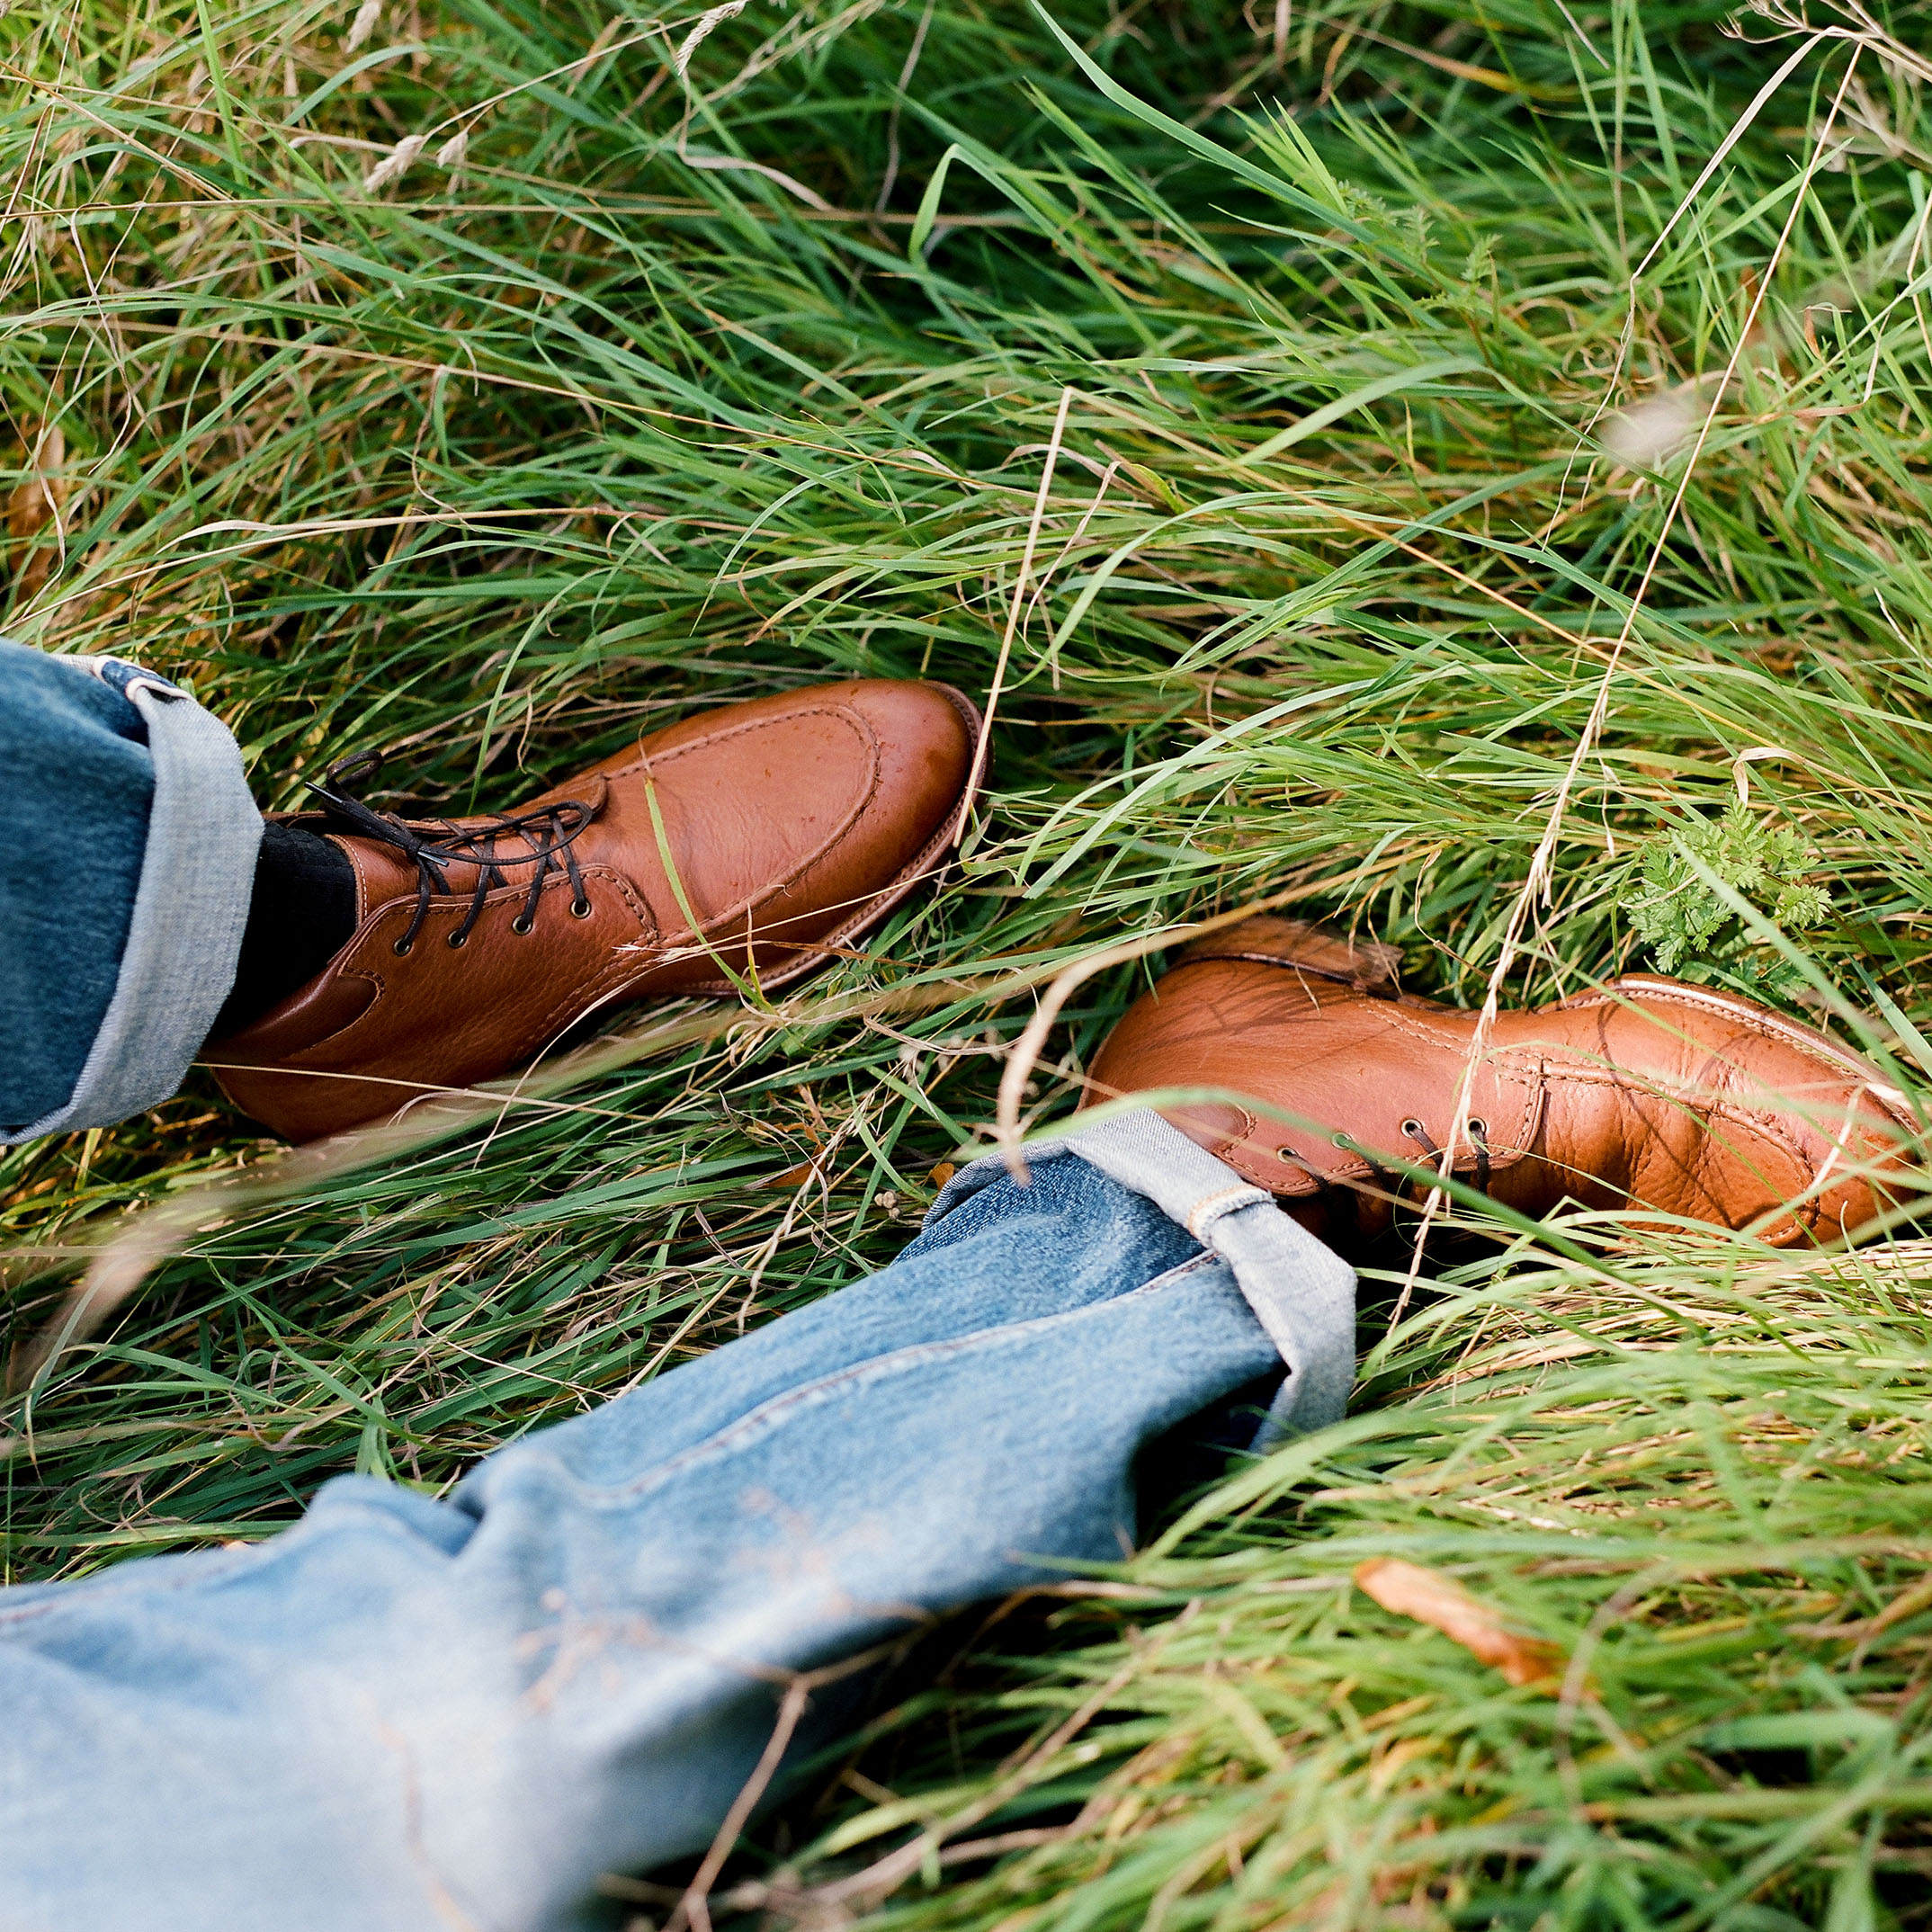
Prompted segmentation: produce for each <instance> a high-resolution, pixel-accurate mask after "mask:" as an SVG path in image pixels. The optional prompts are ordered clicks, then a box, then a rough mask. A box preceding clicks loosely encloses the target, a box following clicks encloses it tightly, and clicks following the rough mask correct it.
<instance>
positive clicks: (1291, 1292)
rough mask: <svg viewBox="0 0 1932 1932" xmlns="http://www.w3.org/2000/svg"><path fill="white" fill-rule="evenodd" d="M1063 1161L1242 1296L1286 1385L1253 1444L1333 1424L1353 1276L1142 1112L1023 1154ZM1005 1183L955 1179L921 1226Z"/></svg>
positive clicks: (1000, 1164)
mask: <svg viewBox="0 0 1932 1932" xmlns="http://www.w3.org/2000/svg"><path fill="white" fill-rule="evenodd" d="M1069 1154H1075V1155H1078V1156H1079V1158H1081V1159H1083V1160H1085V1161H1087V1162H1088V1163H1089V1164H1090V1165H1092V1166H1094V1167H1098V1168H1099V1169H1100V1171H1101V1172H1102V1173H1103V1174H1105V1175H1106V1176H1108V1177H1109V1178H1110V1179H1112V1180H1115V1181H1118V1182H1119V1183H1120V1184H1121V1185H1122V1186H1123V1187H1128V1188H1131V1189H1132V1190H1133V1192H1134V1193H1135V1194H1141V1195H1144V1196H1145V1197H1146V1198H1147V1199H1148V1200H1149V1201H1151V1202H1152V1203H1154V1204H1155V1206H1156V1207H1158V1209H1159V1210H1160V1211H1161V1212H1162V1213H1164V1214H1165V1215H1166V1216H1167V1219H1168V1220H1169V1221H1176V1222H1178V1223H1179V1225H1180V1226H1182V1227H1183V1228H1185V1229H1186V1230H1187V1231H1188V1233H1189V1234H1191V1235H1192V1236H1193V1237H1194V1239H1195V1240H1197V1241H1199V1242H1200V1243H1201V1245H1202V1246H1203V1248H1209V1249H1211V1250H1212V1251H1213V1252H1214V1253H1215V1254H1218V1255H1219V1256H1220V1257H1221V1258H1222V1259H1223V1260H1224V1261H1226V1262H1227V1263H1228V1265H1229V1266H1230V1267H1231V1268H1232V1269H1233V1271H1234V1278H1235V1281H1236V1283H1237V1284H1238V1285H1239V1288H1240V1291H1241V1293H1242V1296H1243V1297H1244V1299H1245V1300H1246V1301H1247V1302H1248V1307H1249V1308H1250V1309H1252V1310H1254V1314H1255V1319H1257V1321H1259V1322H1260V1324H1261V1326H1262V1327H1263V1328H1265V1329H1266V1331H1267V1336H1268V1339H1269V1340H1270V1341H1272V1342H1273V1343H1274V1344H1275V1347H1276V1348H1277V1349H1278V1350H1279V1351H1280V1352H1281V1357H1282V1360H1283V1362H1284V1363H1285V1364H1287V1369H1288V1373H1287V1374H1286V1376H1285V1377H1284V1379H1283V1382H1282V1386H1281V1391H1280V1393H1279V1394H1278V1395H1277V1396H1276V1397H1275V1401H1274V1404H1273V1406H1272V1407H1271V1408H1270V1409H1269V1410H1268V1413H1267V1416H1266V1418H1264V1420H1263V1422H1262V1425H1261V1428H1260V1430H1259V1432H1258V1433H1257V1436H1256V1438H1255V1443H1254V1446H1255V1447H1256V1448H1257V1449H1261V1448H1266V1447H1267V1446H1268V1445H1270V1444H1272V1443H1275V1442H1278V1441H1280V1440H1281V1439H1282V1438H1283V1437H1284V1436H1288V1435H1299V1434H1302V1433H1304V1432H1306V1431H1308V1430H1310V1429H1319V1428H1326V1427H1328V1425H1329V1424H1330V1423H1333V1422H1339V1421H1340V1420H1341V1419H1342V1417H1343V1415H1344V1414H1345V1413H1346V1409H1347V1406H1348V1391H1349V1389H1350V1388H1351V1386H1352V1385H1353V1384H1354V1382H1355V1270H1354V1269H1353V1268H1352V1267H1350V1266H1348V1264H1347V1263H1346V1261H1344V1260H1343V1259H1342V1258H1341V1257H1340V1256H1339V1255H1337V1254H1336V1253H1335V1251H1334V1250H1333V1249H1332V1248H1328V1247H1325V1246H1324V1245H1323V1244H1322V1243H1321V1242H1320V1241H1318V1240H1317V1239H1315V1237H1314V1236H1313V1235H1311V1234H1310V1232H1309V1231H1308V1230H1307V1229H1305V1228H1304V1227H1302V1226H1301V1223H1300V1222H1299V1221H1294V1220H1292V1219H1291V1218H1290V1217H1289V1216H1288V1215H1286V1214H1284V1212H1282V1211H1281V1209H1280V1208H1278V1207H1277V1206H1276V1205H1275V1197H1274V1196H1273V1195H1272V1194H1269V1193H1268V1192H1267V1190H1266V1188H1262V1187H1257V1186H1256V1185H1254V1184H1253V1183H1252V1182H1250V1181H1247V1180H1244V1179H1243V1178H1242V1177H1241V1176H1239V1174H1237V1173H1236V1172H1235V1171H1234V1169H1233V1168H1232V1167H1229V1166H1228V1164H1227V1163H1226V1162H1225V1161H1221V1160H1217V1159H1216V1158H1214V1156H1213V1155H1212V1154H1211V1153H1209V1152H1208V1151H1207V1149H1205V1148H1203V1147H1199V1146H1197V1145H1196V1144H1195V1143H1194V1141H1192V1140H1189V1139H1188V1138H1187V1136H1186V1135H1185V1134H1184V1133H1182V1132H1181V1131H1179V1129H1178V1128H1176V1127H1173V1126H1170V1125H1169V1124H1168V1123H1167V1122H1166V1121H1164V1120H1163V1119H1162V1118H1161V1117H1160V1115H1159V1114H1156V1113H1154V1112H1152V1111H1151V1110H1150V1109H1149V1110H1147V1111H1144V1112H1140V1113H1135V1114H1120V1115H1118V1116H1116V1117H1115V1118H1114V1119H1113V1120H1109V1121H1104V1122H1102V1123H1101V1124H1100V1125H1098V1126H1096V1127H1081V1126H1079V1125H1078V1123H1075V1127H1074V1131H1071V1132H1069V1133H1068V1134H1066V1135H1064V1136H1062V1137H1060V1139H1057V1140H1048V1141H1043V1142H1042V1143H1040V1144H1039V1145H1037V1146H1033V1147H1029V1148H1028V1149H1026V1158H1027V1161H1028V1162H1029V1163H1033V1162H1035V1161H1042V1160H1052V1159H1055V1158H1060V1157H1063V1156H1066V1155H1069ZM1005 1174H1006V1161H1005V1158H1004V1157H1002V1156H1000V1155H997V1154H994V1155H988V1156H987V1157H986V1158H984V1159H981V1160H976V1161H974V1162H972V1163H971V1165H970V1166H969V1167H962V1168H961V1169H960V1171H959V1172H958V1173H957V1174H955V1175H954V1176H953V1178H952V1179H951V1180H950V1181H948V1182H947V1184H946V1185H945V1187H944V1191H943V1192H942V1193H941V1194H940V1196H939V1198H938V1199H937V1200H936V1201H935V1202H934V1203H933V1205H932V1209H931V1211H930V1212H928V1213H927V1215H926V1226H927V1227H931V1226H932V1225H933V1224H934V1223H935V1221H941V1220H943V1219H944V1217H945V1216H946V1215H947V1214H949V1213H951V1212H953V1209H954V1208H955V1207H957V1206H958V1205H959V1203H961V1202H962V1201H963V1200H964V1199H965V1198H966V1197H967V1196H968V1195H969V1194H976V1193H978V1192H979V1189H980V1188H982V1187H984V1186H986V1185H988V1184H989V1183H990V1182H993V1181H996V1180H998V1179H1000V1178H1001V1177H1002V1176H1004V1175H1005Z"/></svg>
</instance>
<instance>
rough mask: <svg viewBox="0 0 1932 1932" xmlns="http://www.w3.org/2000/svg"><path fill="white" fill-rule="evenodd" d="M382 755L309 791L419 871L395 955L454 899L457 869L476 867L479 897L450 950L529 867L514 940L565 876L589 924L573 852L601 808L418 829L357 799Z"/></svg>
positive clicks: (544, 810)
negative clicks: (434, 908) (515, 870)
mask: <svg viewBox="0 0 1932 1932" xmlns="http://www.w3.org/2000/svg"><path fill="white" fill-rule="evenodd" d="M381 765H382V756H381V754H380V752H365V753H364V754H363V755H362V756H360V757H356V758H344V760H343V761H342V763H341V764H340V765H332V766H331V767H330V768H329V774H328V782H327V783H326V784H320V785H317V784H311V785H310V786H309V790H310V791H311V792H314V793H315V795H316V796H317V797H318V799H320V800H321V801H322V804H323V809H325V810H326V812H327V814H328V816H329V817H330V818H334V819H337V820H339V821H340V822H341V824H342V825H343V827H344V830H346V831H347V832H349V833H351V834H352V835H353V836H355V837H358V838H373V839H379V840H380V842H381V843H382V844H383V845H393V846H394V847H395V848H396V849H397V850H398V852H400V853H401V854H403V856H404V857H405V858H407V859H410V860H412V861H413V862H414V863H415V865H416V917H414V918H413V919H411V920H410V922H409V930H408V931H407V932H406V933H405V934H404V935H402V937H401V938H400V939H398V941H397V942H396V945H395V950H396V951H397V952H398V953H407V952H408V951H409V949H410V948H411V947H412V946H414V945H415V944H416V935H417V934H418V933H419V932H421V931H422V929H423V921H424V920H425V919H426V918H427V917H429V902H430V900H431V899H433V898H434V897H436V896H438V895H439V894H440V895H442V896H443V897H444V898H447V897H449V896H450V881H449V874H448V872H446V871H445V870H444V868H445V867H447V866H451V865H474V866H475V867H476V868H477V883H476V890H474V891H473V892H472V893H471V894H470V910H469V911H468V912H467V913H466V914H465V915H464V916H463V921H462V924H461V926H457V927H456V928H455V929H454V930H453V931H452V933H451V934H450V935H449V940H448V942H447V943H448V944H450V945H452V946H461V945H464V944H467V943H468V941H469V938H470V933H471V932H472V931H473V930H474V929H475V926H476V923H477V921H478V920H479V918H480V917H482V916H483V901H484V899H485V897H486V895H487V894H488V893H489V892H490V891H491V890H494V889H495V888H496V887H497V886H505V885H508V884H509V883H510V881H509V880H508V878H507V877H505V867H506V866H512V865H529V866H532V867H533V868H534V870H533V871H532V873H531V878H530V891H529V895H528V896H527V897H526V898H525V899H524V900H523V910H522V911H521V912H519V913H518V914H517V916H516V917H514V919H512V920H511V921H510V930H511V931H512V932H513V933H518V934H523V933H527V932H529V931H530V929H531V927H532V926H533V925H534V924H535V922H536V916H537V901H538V900H539V899H540V898H541V896H542V892H543V881H545V880H546V879H547V878H549V877H550V873H551V872H555V871H557V870H559V865H560V867H561V869H562V870H563V871H564V872H567V873H568V875H569V879H570V910H571V913H572V914H573V915H574V916H575V917H577V918H579V919H587V918H588V917H590V911H591V907H590V895H589V894H588V893H587V892H586V890H584V875H583V873H582V872H580V871H579V870H578V869H577V854H576V853H575V852H573V851H572V850H571V849H570V848H571V847H572V846H573V845H575V844H576V843H577V838H578V836H580V835H581V834H582V833H583V832H584V831H585V829H586V827H588V826H589V824H590V821H591V820H592V819H593V818H595V816H596V810H595V807H593V806H589V805H586V804H584V803H582V802H581V801H579V800H577V799H559V800H558V801H557V802H556V803H555V804H554V805H540V806H537V807H536V808H534V809H532V810H530V811H522V812H492V813H491V814H490V816H489V818H487V820H486V821H485V822H484V823H482V824H479V825H473V826H459V825H453V824H452V823H451V822H450V821H449V820H448V819H447V818H437V819H417V820H416V821H414V822H410V821H407V820H404V819H401V818H395V817H393V816H392V815H391V814H389V813H388V812H379V811H377V810H375V809H373V808H371V806H369V805H367V804H365V803H364V802H363V801H362V800H361V799H359V798H357V797H356V795H355V793H354V792H353V790H352V789H351V787H352V786H357V785H366V784H367V783H369V781H370V780H371V778H373V777H374V776H375V774H376V773H377V772H378V771H380V769H381ZM504 839H517V840H520V841H522V843H523V845H524V846H525V847H526V848H527V849H526V850H524V851H522V852H508V853H505V852H501V851H499V850H498V849H497V846H498V842H499V841H500V840H504Z"/></svg>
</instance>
